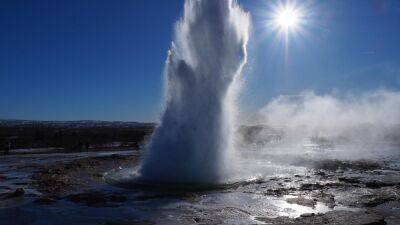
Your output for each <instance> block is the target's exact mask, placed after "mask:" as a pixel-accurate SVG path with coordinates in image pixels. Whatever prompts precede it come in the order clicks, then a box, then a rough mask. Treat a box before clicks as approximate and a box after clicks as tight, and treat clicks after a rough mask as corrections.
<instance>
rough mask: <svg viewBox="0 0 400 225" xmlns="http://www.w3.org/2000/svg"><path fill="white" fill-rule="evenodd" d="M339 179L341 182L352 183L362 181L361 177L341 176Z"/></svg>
mask: <svg viewBox="0 0 400 225" xmlns="http://www.w3.org/2000/svg"><path fill="white" fill-rule="evenodd" d="M338 180H339V181H341V182H345V183H350V184H354V183H356V184H358V183H360V178H359V177H339V178H338Z"/></svg>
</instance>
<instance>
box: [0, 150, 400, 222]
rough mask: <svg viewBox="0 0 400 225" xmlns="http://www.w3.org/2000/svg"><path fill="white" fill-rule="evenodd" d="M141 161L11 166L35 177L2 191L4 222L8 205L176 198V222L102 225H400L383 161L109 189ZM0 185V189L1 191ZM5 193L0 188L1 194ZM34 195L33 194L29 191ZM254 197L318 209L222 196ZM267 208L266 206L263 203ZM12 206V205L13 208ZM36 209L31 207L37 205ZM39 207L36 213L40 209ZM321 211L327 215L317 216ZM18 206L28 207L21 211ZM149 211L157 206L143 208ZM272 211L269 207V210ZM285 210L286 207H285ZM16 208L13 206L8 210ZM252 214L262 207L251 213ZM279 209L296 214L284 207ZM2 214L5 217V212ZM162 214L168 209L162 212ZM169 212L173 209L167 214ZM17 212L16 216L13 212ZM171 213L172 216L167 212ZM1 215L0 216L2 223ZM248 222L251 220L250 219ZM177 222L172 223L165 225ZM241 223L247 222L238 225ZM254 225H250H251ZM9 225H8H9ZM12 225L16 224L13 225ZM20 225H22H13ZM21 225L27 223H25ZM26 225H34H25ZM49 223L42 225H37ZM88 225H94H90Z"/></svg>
mask: <svg viewBox="0 0 400 225" xmlns="http://www.w3.org/2000/svg"><path fill="white" fill-rule="evenodd" d="M138 160H139V157H138V156H136V155H118V154H114V155H108V156H96V157H86V158H79V159H76V160H72V161H70V162H65V161H56V162H53V163H50V164H40V163H31V164H23V165H14V166H13V170H15V171H19V172H21V173H23V172H29V173H30V174H31V175H30V177H29V179H28V180H27V181H25V183H26V184H24V185H25V186H24V187H25V188H14V189H13V188H9V187H8V189H7V187H2V192H0V199H1V200H0V201H2V202H3V203H2V204H1V207H0V219H2V221H4V220H5V219H6V218H7V217H6V214H5V213H6V212H9V211H7V210H10V207H8V206H7V202H15V201H17V200H18V199H20V200H21V199H24V198H29V199H31V200H32V202H31V203H29V207H36V206H37V207H44V208H43V209H46V207H53V208H54V207H58V206H59V204H60V202H65V204H70V203H71V204H76V205H79V206H80V207H86V208H85V209H88V208H94V209H104V208H106V209H107V208H110V209H111V208H118V207H126V206H127V205H128V206H129V205H134V206H132V207H136V205H140V204H146V202H151V201H154V200H157V201H161V200H162V199H176V200H179V201H183V202H185V204H180V205H179V204H178V206H176V207H175V208H173V209H172V210H173V213H174V215H178V216H177V217H176V218H175V219H174V220H172V219H171V218H169V217H168V216H166V217H165V218H164V217H163V216H165V215H166V214H163V213H161V214H159V215H158V216H159V217H158V218H152V217H149V218H145V219H144V218H141V217H138V218H128V219H127V218H123V217H121V218H111V219H105V220H103V221H102V222H99V223H93V224H107V225H111V224H113V225H117V224H118V225H122V224H123V225H126V224H155V223H161V224H162V223H163V222H165V224H174V223H175V224H178V223H179V224H282V225H283V224H338V225H339V224H340V225H343V224H347V225H373V224H376V225H379V224H388V225H397V224H400V170H399V169H398V168H395V167H393V166H391V165H390V163H388V162H385V161H364V160H360V161H343V160H320V161H307V165H306V166H307V172H306V173H301V174H294V175H290V176H278V177H269V178H266V179H262V180H257V181H254V182H250V183H243V184H240V185H233V186H229V187H226V188H224V189H218V190H213V189H209V190H201V191H190V192H188V191H184V190H171V189H170V190H151V191H148V190H146V188H143V187H137V190H136V191H135V190H130V191H121V190H120V189H116V191H115V190H114V189H112V188H104V187H108V186H110V184H108V183H107V182H106V179H105V174H106V173H107V172H109V171H110V170H115V169H119V168H120V167H123V168H124V167H131V166H134V165H135V164H137V162H138ZM12 179H13V178H12V177H8V176H7V174H6V173H2V174H0V182H6V181H9V180H12ZM0 186H1V185H0ZM0 188H1V187H0ZM29 190H36V191H37V192H32V191H29ZM222 194H224V195H225V196H229V195H230V194H234V196H251V198H259V197H260V198H265V199H271V201H276V200H278V201H284V202H285V204H287V205H289V206H293V207H294V208H296V207H306V208H309V209H311V210H312V209H315V212H304V213H302V214H299V215H297V216H282V215H280V214H275V215H272V216H271V215H270V214H268V213H266V214H265V213H263V212H264V211H263V210H262V209H260V208H261V207H263V205H261V206H254V207H253V206H252V205H254V204H253V203H249V205H250V206H248V207H247V206H245V205H244V204H243V206H240V205H239V206H237V205H234V204H230V203H226V204H223V205H219V204H218V203H216V202H217V200H215V199H218V198H217V197H213V198H214V200H213V201H211V202H210V201H209V200H204V199H209V198H210V197H209V196H214V195H217V196H219V195H222ZM266 202H268V201H267V200H266ZM10 204H11V203H10ZM32 204H33V206H32ZM35 205H36V206H35ZM321 205H323V206H324V207H325V208H324V210H320V211H318V210H317V209H318V207H320V206H321ZM15 207H28V206H26V205H24V204H20V205H18V204H17V206H15ZM146 207H147V208H146V210H147V211H150V212H152V211H156V210H160V207H159V206H157V207H154V209H153V208H152V207H153V206H146ZM265 207H268V206H265ZM285 207H286V208H285ZM11 208H12V207H11ZM254 208H258V209H257V210H254ZM281 208H282V209H279V210H283V211H284V210H289V211H290V210H293V208H291V207H287V206H282V207H281ZM2 210H3V211H4V213H3V214H2V213H1V211H2ZM162 210H164V211H165V209H162ZM168 210H171V209H168ZM11 212H13V211H11ZM167 214H168V213H167ZM2 215H3V216H2ZM249 218H251V220H249ZM168 221H173V222H168ZM241 221H242V222H241ZM249 221H250V222H249ZM6 224H7V223H6ZM10 224H11V223H10ZM14 224H18V223H14ZM21 224H22V223H21ZM27 224H29V223H27ZM34 224H44V223H34ZM88 224H90V223H88Z"/></svg>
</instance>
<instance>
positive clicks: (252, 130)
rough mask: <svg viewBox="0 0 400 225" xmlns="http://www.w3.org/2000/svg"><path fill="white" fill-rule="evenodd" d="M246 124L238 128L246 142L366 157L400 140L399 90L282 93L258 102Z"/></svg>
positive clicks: (300, 151) (299, 151)
mask: <svg viewBox="0 0 400 225" xmlns="http://www.w3.org/2000/svg"><path fill="white" fill-rule="evenodd" d="M251 124H252V125H251V126H249V127H248V128H247V129H244V131H243V130H242V133H243V136H244V138H243V139H244V142H245V143H247V144H249V143H251V144H254V145H258V146H264V147H266V148H267V149H268V147H271V146H280V147H282V146H291V147H290V148H288V149H292V150H293V151H296V152H298V153H301V154H302V153H304V152H306V151H308V150H309V149H310V147H312V148H319V147H321V148H323V149H325V152H326V149H332V150H335V151H337V150H338V149H340V150H342V151H341V152H335V153H334V154H332V155H334V156H335V157H341V156H346V157H352V158H354V157H369V156H368V154H370V153H371V152H374V154H375V153H376V152H383V151H384V149H388V148H389V147H393V146H399V144H400V141H399V140H400V92H398V91H391V90H385V89H381V90H375V91H370V92H364V93H361V94H350V93H347V94H344V95H338V94H335V93H333V94H326V95H317V94H316V93H314V92H313V91H303V92H301V93H300V94H298V95H281V96H278V97H276V98H274V99H272V100H271V101H270V102H269V103H268V104H266V105H265V106H263V107H262V108H261V109H260V110H259V111H258V112H257V115H256V116H255V117H254V119H253V120H252V121H251ZM293 146H297V147H293ZM269 150H270V151H277V150H276V149H273V150H272V149H271V148H270V149H269ZM279 151H283V150H282V149H280V150H279ZM359 153H365V154H362V155H359ZM374 154H371V155H374Z"/></svg>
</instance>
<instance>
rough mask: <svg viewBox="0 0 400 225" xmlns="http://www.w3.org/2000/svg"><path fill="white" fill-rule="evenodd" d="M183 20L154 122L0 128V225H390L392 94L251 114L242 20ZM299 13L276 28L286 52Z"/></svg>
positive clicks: (395, 112)
mask: <svg viewBox="0 0 400 225" xmlns="http://www.w3.org/2000/svg"><path fill="white" fill-rule="evenodd" d="M182 9H183V12H182V13H181V16H180V17H179V18H178V21H177V22H176V23H175V24H174V26H173V35H172V43H171V44H170V48H169V51H168V55H167V59H166V62H165V68H164V81H165V84H164V85H165V93H164V102H163V106H162V110H161V113H160V115H159V118H158V119H157V122H155V123H140V122H137V123H136V122H104V121H94V120H85V121H60V120H56V121H39V120H0V154H1V155H0V224H1V225H47V224H49V225H53V224H57V225H70V224H71V225H72V224H73V225H97V224H101V225H133V224H170V225H176V224H272V225H275V224H277V225H278V224H279V225H286V224H298V225H300V224H301V225H302V224H310V225H312V224H332V225H333V224H334V225H384V224H387V225H398V224H400V92H399V91H396V89H388V88H385V87H382V88H378V89H374V90H372V89H371V90H368V91H363V92H351V93H350V92H349V93H347V92H340V91H336V92H332V93H331V94H327V93H321V92H320V91H313V90H305V91H301V92H299V93H297V94H279V95H277V96H274V97H273V98H271V99H270V100H269V101H268V103H267V104H265V105H264V106H263V107H261V108H260V109H259V110H253V111H252V112H251V113H249V111H251V110H248V111H245V110H242V109H241V106H242V105H241V104H240V96H241V94H242V93H243V89H244V88H245V86H246V82H245V77H244V75H245V74H246V75H247V74H248V73H251V72H249V71H250V70H249V71H248V70H246V66H248V64H249V63H250V60H249V59H250V58H251V55H249V48H250V44H249V43H250V41H251V40H252V39H251V36H252V35H253V34H254V33H256V32H257V31H258V30H257V29H256V24H254V25H253V24H252V15H251V13H250V12H247V11H246V10H245V9H243V7H242V6H241V5H240V4H239V3H238V2H237V1H234V0H218V1H217V0H186V1H184V6H183V8H182ZM295 12H296V10H292V9H291V10H286V11H284V12H283V13H281V15H280V16H278V23H277V24H278V25H280V26H282V27H284V28H285V29H284V30H286V43H288V32H289V29H291V28H290V27H292V26H293V25H294V24H295V23H296V17H297V15H296V13H295ZM253 48H254V47H253ZM287 52H288V51H287ZM368 54H369V55H370V54H372V53H368ZM374 54H375V53H374ZM266 64H267V65H269V64H268V60H267V62H266ZM105 98H106V97H105ZM131 99H132V101H135V99H134V97H132V98H131ZM67 103H68V102H66V104H67ZM244 114H245V115H244Z"/></svg>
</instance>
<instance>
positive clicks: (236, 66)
mask: <svg viewBox="0 0 400 225" xmlns="http://www.w3.org/2000/svg"><path fill="white" fill-rule="evenodd" d="M249 26H250V18H249V14H247V13H245V12H244V11H243V10H242V9H241V8H240V7H239V6H238V4H237V3H236V2H235V1H233V0H218V1H215V0H187V1H186V2H185V6H184V15H183V18H182V19H181V20H179V21H178V22H177V24H176V27H175V37H174V42H173V43H172V46H171V49H170V51H169V53H168V58H167V61H166V72H165V73H166V81H167V92H166V106H165V111H164V114H163V116H162V118H161V123H160V125H159V126H158V127H157V128H156V130H155V132H154V134H153V136H152V138H151V140H150V142H149V145H148V146H147V152H146V154H145V156H144V159H143V161H142V163H141V166H140V169H139V174H140V175H139V178H138V179H139V180H140V181H144V182H157V183H223V182H225V181H226V180H229V179H230V177H231V175H230V173H231V172H232V171H233V167H234V166H235V165H234V163H233V158H234V157H233V154H234V149H233V148H234V138H233V135H234V134H233V129H234V111H235V110H234V103H233V102H234V101H233V100H234V96H235V94H236V92H237V91H236V90H237V88H236V86H237V79H238V76H239V75H240V73H241V70H242V67H243V66H244V64H245V63H246V44H247V41H248V32H249Z"/></svg>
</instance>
